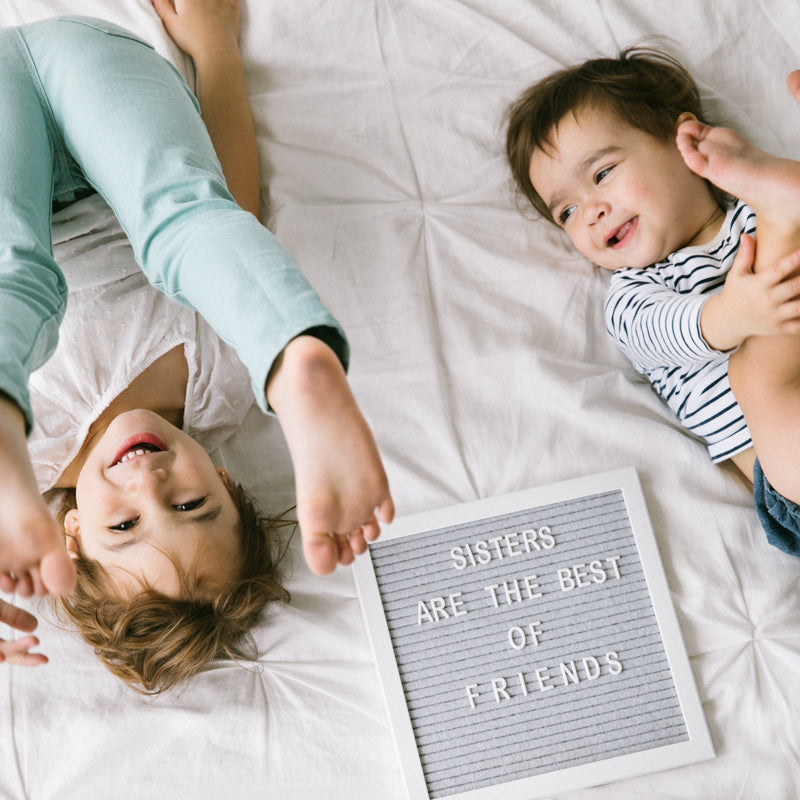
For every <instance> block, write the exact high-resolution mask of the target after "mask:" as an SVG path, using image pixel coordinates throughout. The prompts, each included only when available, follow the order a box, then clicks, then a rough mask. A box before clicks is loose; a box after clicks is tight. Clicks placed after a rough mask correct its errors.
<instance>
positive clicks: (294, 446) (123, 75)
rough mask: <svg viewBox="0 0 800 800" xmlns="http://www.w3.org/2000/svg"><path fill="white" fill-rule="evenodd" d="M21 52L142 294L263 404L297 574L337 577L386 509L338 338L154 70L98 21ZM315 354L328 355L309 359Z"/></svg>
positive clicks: (170, 86) (49, 32) (380, 473)
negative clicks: (278, 446)
mask: <svg viewBox="0 0 800 800" xmlns="http://www.w3.org/2000/svg"><path fill="white" fill-rule="evenodd" d="M103 31H105V32H103ZM26 40H27V42H28V46H29V47H30V49H31V52H32V53H33V55H34V58H35V60H36V65H37V68H38V71H39V74H40V75H41V78H42V83H43V84H44V86H45V89H46V91H47V94H48V98H49V100H50V103H51V105H52V107H53V110H54V113H55V116H56V119H57V120H58V123H59V125H60V127H61V129H62V131H63V135H64V140H65V142H66V144H67V146H68V147H69V149H70V151H71V153H72V155H73V156H74V158H75V160H76V161H77V163H78V164H79V165H80V167H81V169H82V171H83V173H84V174H85V175H86V178H87V179H88V181H89V182H90V183H91V184H92V185H93V186H94V187H96V188H97V190H98V191H99V192H100V193H101V194H102V195H103V196H104V197H105V198H106V199H107V200H108V202H109V204H110V205H111V207H112V208H113V209H114V211H115V213H116V214H117V216H118V217H119V219H120V222H121V223H122V225H123V227H124V228H125V229H126V232H127V233H128V235H129V238H130V239H131V242H132V244H133V247H134V250H135V252H136V255H137V258H138V259H139V262H140V264H141V265H142V268H143V270H144V272H145V273H146V275H147V276H148V278H149V280H150V281H151V282H152V283H153V284H154V285H155V286H156V287H157V288H160V289H161V290H162V291H164V292H165V293H166V294H169V295H171V296H172V297H174V298H175V299H176V300H179V301H180V302H183V303H185V304H186V305H188V306H190V307H192V308H194V309H196V310H197V311H199V312H200V313H201V314H202V315H203V316H204V317H205V318H206V320H207V321H208V322H209V323H210V324H211V326H212V327H213V328H214V329H215V330H216V331H217V333H218V334H219V335H220V336H221V337H222V338H223V339H225V340H226V341H228V342H229V343H231V344H232V345H233V346H234V347H235V349H236V350H237V352H238V353H239V356H240V357H241V359H242V361H243V362H244V364H245V366H246V367H247V368H248V370H249V372H250V375H251V379H252V380H253V389H254V392H255V396H256V397H257V398H259V401H260V402H261V404H262V407H266V404H267V398H266V393H267V392H269V393H270V397H271V398H274V405H275V411H276V412H277V414H278V418H279V419H280V421H281V426H282V428H283V432H284V435H285V436H286V440H287V443H288V445H289V450H290V453H291V454H292V463H293V466H294V471H295V483H296V488H297V516H298V521H299V523H300V529H301V532H302V535H303V543H304V549H305V553H306V556H307V560H308V562H309V565H310V566H311V568H312V569H313V570H314V571H316V572H329V571H331V570H332V569H333V568H334V567H335V566H336V562H337V560H338V561H339V563H348V562H349V561H351V560H352V558H353V554H354V553H360V552H363V550H364V549H366V546H367V544H366V541H367V540H371V539H374V538H375V537H376V536H377V535H378V530H379V526H378V522H377V519H376V513H375V509H376V508H377V509H378V514H377V516H378V517H380V519H381V520H382V521H384V522H388V521H389V520H390V519H391V517H392V515H393V513H394V507H393V505H392V501H391V496H390V494H389V489H388V483H387V480H386V475H385V473H384V470H383V466H382V464H381V461H380V457H379V455H378V451H377V448H376V446H375V442H374V440H373V438H372V434H371V432H370V430H369V428H368V426H367V424H366V422H365V421H364V419H363V417H362V415H361V413H360V411H359V409H358V407H357V406H356V404H355V401H354V399H353V397H352V394H351V393H350V389H349V386H348V385H347V381H346V378H345V374H344V370H343V369H342V363H345V364H346V360H347V344H346V340H345V338H344V334H343V332H342V331H341V329H340V327H339V325H338V323H337V322H336V321H335V320H334V319H333V317H331V315H330V314H329V313H328V312H327V311H326V310H325V308H324V307H323V306H322V304H321V303H320V301H319V298H318V297H317V295H316V293H315V292H314V291H313V289H312V288H311V286H310V285H309V284H308V282H307V281H306V280H305V278H304V277H303V276H302V274H301V273H300V271H299V269H298V267H297V264H296V263H295V261H294V259H293V258H292V257H291V256H290V255H289V253H288V252H287V251H286V250H285V249H284V248H283V247H282V246H281V245H280V244H279V243H278V242H277V240H276V239H275V237H273V236H272V234H270V233H269V232H268V231H267V230H266V228H264V227H263V226H262V225H261V224H260V223H259V222H258V220H256V218H255V217H254V216H253V215H252V214H249V213H247V212H245V211H242V209H240V208H239V207H238V206H237V205H236V204H235V203H234V202H233V199H232V197H231V196H230V194H229V193H228V190H227V188H226V186H225V181H224V178H223V175H222V170H221V168H220V166H219V163H218V161H217V158H216V156H215V154H214V150H213V147H212V144H211V141H210V138H209V136H208V134H207V132H206V129H205V126H204V125H203V123H202V120H201V118H200V115H199V113H198V109H197V104H196V102H195V100H194V98H193V97H192V95H191V94H190V92H189V90H188V88H187V87H186V85H185V83H184V82H183V81H182V79H181V78H180V77H179V76H178V74H177V73H176V72H175V71H174V70H173V69H172V68H171V67H170V66H169V65H168V64H167V63H166V62H165V61H164V60H163V59H162V58H161V57H160V56H158V55H157V54H155V52H154V51H153V50H152V49H151V48H149V47H148V46H146V45H144V44H142V43H141V42H139V41H138V40H135V39H134V38H132V37H131V36H130V34H128V33H127V32H125V31H121V29H117V28H115V27H114V26H109V25H107V24H106V23H98V22H97V21H87V20H83V21H69V22H68V21H58V20H54V21H48V22H46V23H38V24H36V25H34V26H30V28H29V29H28V30H27V32H26ZM123 324H124V322H123ZM307 332H312V333H313V334H314V335H313V337H310V338H309V337H301V336H299V335H300V334H302V333H307ZM320 339H321V340H322V341H323V342H325V343H326V344H327V345H330V348H328V347H324V346H323V347H322V352H320V346H319V340H320ZM290 342H291V344H290ZM331 348H332V349H331ZM334 352H335V353H336V356H338V361H337V357H336V356H334ZM331 362H334V363H331ZM339 362H342V363H339ZM279 406H280V407H279Z"/></svg>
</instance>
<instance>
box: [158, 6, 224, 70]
mask: <svg viewBox="0 0 800 800" xmlns="http://www.w3.org/2000/svg"><path fill="white" fill-rule="evenodd" d="M152 2H153V8H155V10H156V13H157V14H158V16H159V17H160V18H161V22H162V23H163V24H164V28H166V31H167V33H168V34H169V35H170V38H171V39H172V40H173V41H174V42H175V44H177V45H178V47H180V48H181V50H183V51H184V52H185V53H188V54H189V55H190V56H192V57H193V58H196V57H197V56H198V55H199V54H200V53H208V52H211V51H214V50H228V49H230V48H234V49H236V48H238V46H239V44H238V43H239V0H152Z"/></svg>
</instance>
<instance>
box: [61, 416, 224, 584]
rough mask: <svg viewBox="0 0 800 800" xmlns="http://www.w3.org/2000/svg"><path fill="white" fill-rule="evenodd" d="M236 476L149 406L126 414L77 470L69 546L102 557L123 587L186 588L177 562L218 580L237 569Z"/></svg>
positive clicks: (91, 555)
mask: <svg viewBox="0 0 800 800" xmlns="http://www.w3.org/2000/svg"><path fill="white" fill-rule="evenodd" d="M229 487H230V480H229V479H228V478H227V475H226V474H225V473H224V472H222V471H221V470H217V469H216V468H215V467H214V465H213V463H212V461H211V459H210V458H209V456H208V454H207V453H206V452H205V450H203V448H202V447H201V446H200V445H199V444H197V442H195V441H194V440H193V439H192V438H191V437H189V436H187V435H186V434H185V433H183V432H182V431H180V430H179V429H178V428H175V427H174V426H173V425H170V424H169V423H168V422H166V421H165V420H164V419H163V418H162V417H160V416H158V415H157V414H154V413H153V412H151V411H145V410H137V411H129V412H126V413H124V414H120V415H119V416H118V417H116V418H115V419H114V420H113V421H112V423H111V424H110V425H109V427H108V429H107V430H106V431H105V433H104V434H103V436H102V437H101V438H100V439H99V441H98V442H97V444H96V445H95V447H94V449H93V450H92V451H91V453H90V454H89V456H88V458H87V460H86V462H85V463H84V466H83V469H82V470H81V472H80V475H79V476H78V480H77V485H76V487H75V488H76V497H77V504H78V508H77V509H76V510H74V511H70V512H69V514H68V515H67V519H66V528H67V543H68V547H70V549H71V550H73V551H74V550H75V549H76V547H75V545H76V542H77V541H78V540H79V541H80V545H81V549H82V550H83V553H84V554H85V555H86V556H87V557H88V558H90V559H93V560H95V561H98V562H100V564H102V566H103V567H105V569H106V570H107V571H108V573H109V575H110V577H111V578H112V580H113V582H114V584H115V586H116V587H117V588H118V589H119V590H120V591H122V592H123V593H125V592H131V593H134V592H137V591H139V590H140V588H141V585H140V583H139V579H140V578H145V579H146V580H147V582H148V583H149V584H150V585H151V586H152V587H153V588H155V589H156V590H158V591H160V592H162V593H163V594H166V595H168V596H172V597H175V596H177V595H178V590H179V582H178V578H177V575H176V571H175V570H176V567H177V568H178V569H180V570H182V571H184V572H188V571H189V570H190V569H192V568H195V569H196V570H197V574H198V575H200V576H202V577H203V578H206V579H209V580H211V581H213V582H215V583H217V584H219V585H224V584H227V583H229V582H230V581H231V580H233V579H234V578H235V576H236V574H238V571H239V547H238V542H239V537H238V533H237V525H238V522H239V514H238V511H237V509H236V506H235V504H234V502H233V499H232V496H231V494H230V491H229Z"/></svg>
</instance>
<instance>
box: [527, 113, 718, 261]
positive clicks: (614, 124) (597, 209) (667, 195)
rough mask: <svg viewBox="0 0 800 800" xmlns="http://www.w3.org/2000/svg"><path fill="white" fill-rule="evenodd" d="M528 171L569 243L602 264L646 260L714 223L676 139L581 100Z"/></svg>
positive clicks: (706, 194)
mask: <svg viewBox="0 0 800 800" xmlns="http://www.w3.org/2000/svg"><path fill="white" fill-rule="evenodd" d="M552 138H553V145H554V146H553V150H552V151H549V152H543V151H536V152H535V153H534V154H533V157H532V158H531V164H530V173H529V174H530V178H531V182H532V183H533V186H534V188H535V189H536V191H537V192H538V193H539V195H540V196H541V197H542V199H543V200H544V201H545V203H546V204H547V205H548V207H549V208H550V212H551V214H552V216H553V219H554V220H555V221H556V223H557V224H558V225H560V226H561V227H563V229H564V230H565V232H566V233H567V235H568V236H569V238H570V239H571V240H572V243H573V244H574V245H575V247H576V248H577V249H578V251H579V252H581V253H582V254H583V255H584V256H586V258H588V259H589V260H590V261H592V262H593V263H594V264H596V265H597V266H599V267H602V268H603V269H609V270H614V269H619V268H620V267H645V266H649V265H650V264H654V263H656V262H657V261H661V260H662V259H664V258H665V257H666V256H667V255H668V254H669V253H672V252H674V251H675V250H678V249H680V248H681V247H685V246H687V245H690V244H702V243H703V240H704V239H711V238H713V235H714V233H715V231H711V233H710V235H707V233H708V231H707V230H706V228H705V226H706V224H707V222H708V220H709V218H711V217H713V215H714V214H715V213H716V211H717V209H718V207H717V203H716V201H715V200H714V198H713V197H712V195H711V192H710V190H709V188H708V186H707V184H706V183H705V181H703V179H702V178H700V177H698V176H697V175H695V174H694V173H693V172H692V171H691V170H690V169H689V168H688V167H687V166H686V164H685V163H684V161H683V158H682V157H681V155H680V152H679V151H678V148H677V147H676V145H675V142H674V140H670V141H668V142H663V141H660V140H658V139H656V138H655V137H653V136H650V135H649V134H647V133H644V132H643V131H640V130H638V129H636V128H633V127H631V126H630V125H628V124H627V123H623V122H620V121H619V120H617V118H616V117H614V116H613V115H612V114H611V113H610V112H608V111H605V110H600V109H595V108H591V107H587V108H584V109H582V110H581V111H579V112H578V113H577V115H569V116H567V117H565V118H564V119H563V120H562V121H561V123H560V124H559V126H558V128H557V130H556V131H555V132H554V135H553V137H552Z"/></svg>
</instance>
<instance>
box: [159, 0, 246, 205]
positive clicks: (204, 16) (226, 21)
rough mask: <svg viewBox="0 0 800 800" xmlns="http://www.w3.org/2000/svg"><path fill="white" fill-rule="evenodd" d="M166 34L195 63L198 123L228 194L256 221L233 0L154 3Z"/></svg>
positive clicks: (244, 87) (236, 3) (168, 0)
mask: <svg viewBox="0 0 800 800" xmlns="http://www.w3.org/2000/svg"><path fill="white" fill-rule="evenodd" d="M153 7H154V8H155V10H156V13H157V14H158V16H159V17H160V18H161V21H162V22H163V24H164V27H165V28H166V31H167V33H168V34H169V35H170V37H171V38H172V39H173V41H174V42H175V43H176V44H177V45H178V47H180V48H181V49H182V50H183V51H184V52H185V53H188V54H189V55H190V56H191V57H192V60H193V61H194V65H195V69H196V71H197V82H198V90H199V91H198V93H199V99H200V107H201V109H202V115H203V120H204V122H205V124H206V128H207V129H208V133H209V135H210V137H211V141H212V142H213V144H214V150H215V151H216V153H217V157H218V158H219V161H220V164H221V165H222V171H223V173H224V175H225V180H226V182H227V184H228V189H229V191H230V193H231V194H232V195H233V197H234V199H235V200H236V202H237V203H238V204H239V205H240V206H241V207H242V208H244V209H245V210H246V211H249V212H250V213H251V214H253V215H255V217H256V218H258V217H259V216H260V214H261V176H260V173H259V161H258V145H257V141H256V133H255V127H254V125H253V117H252V114H251V112H250V102H249V99H248V97H247V89H246V86H245V76H244V65H243V63H242V55H241V51H240V50H239V3H238V0H154V2H153Z"/></svg>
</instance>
